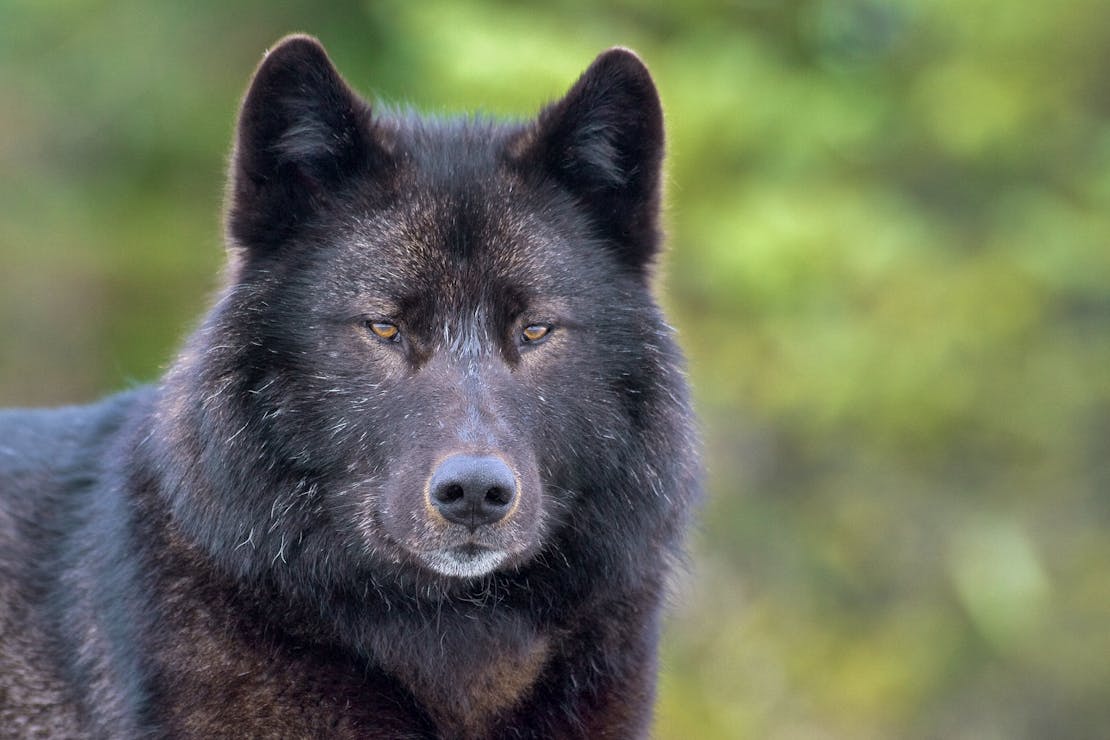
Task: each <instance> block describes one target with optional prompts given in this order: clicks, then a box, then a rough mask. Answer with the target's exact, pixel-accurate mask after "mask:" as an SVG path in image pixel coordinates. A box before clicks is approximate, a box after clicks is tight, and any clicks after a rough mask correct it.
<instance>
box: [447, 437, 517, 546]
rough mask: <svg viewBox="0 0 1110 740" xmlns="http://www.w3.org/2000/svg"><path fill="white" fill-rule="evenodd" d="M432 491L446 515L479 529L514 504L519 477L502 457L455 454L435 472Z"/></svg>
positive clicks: (500, 515) (501, 517) (450, 518)
mask: <svg viewBox="0 0 1110 740" xmlns="http://www.w3.org/2000/svg"><path fill="white" fill-rule="evenodd" d="M428 492H429V495H430V496H431V499H432V504H433V505H434V506H435V507H436V509H437V510H438V511H439V513H440V514H442V515H443V518H444V519H446V520H447V521H450V522H455V523H456V524H464V525H466V526H467V527H470V528H471V529H477V528H478V527H480V526H482V525H483V524H493V523H494V522H499V521H501V520H502V519H504V518H505V516H506V515H507V514H508V513H509V511H510V510H511V509H512V508H513V501H514V500H515V499H516V495H517V491H516V478H515V477H514V476H513V471H511V470H509V466H508V465H506V464H505V463H504V462H503V461H502V460H501V458H499V457H472V456H470V455H453V456H451V457H449V458H447V459H446V460H444V461H443V462H441V463H440V464H439V467H438V468H436V470H435V472H434V473H432V478H431V480H430V481H428Z"/></svg>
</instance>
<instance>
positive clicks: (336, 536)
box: [0, 35, 701, 740]
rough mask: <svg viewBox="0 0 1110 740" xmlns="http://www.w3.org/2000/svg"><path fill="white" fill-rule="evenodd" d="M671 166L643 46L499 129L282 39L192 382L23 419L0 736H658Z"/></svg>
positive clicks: (693, 445) (245, 134)
mask: <svg viewBox="0 0 1110 740" xmlns="http://www.w3.org/2000/svg"><path fill="white" fill-rule="evenodd" d="M663 147H664V128H663V115H662V109H661V106H660V101H659V97H658V94H657V92H656V88H655V85H654V83H653V81H652V78H651V76H650V74H649V73H648V70H647V68H646V67H645V66H644V64H643V62H641V60H640V59H639V58H638V57H637V56H636V55H635V54H634V53H632V52H630V51H628V50H626V49H622V48H614V49H610V50H608V51H606V52H604V53H602V54H601V55H600V56H598V57H597V59H596V60H595V61H594V62H593V63H592V64H591V65H590V66H589V67H588V69H587V70H586V71H585V73H584V74H583V75H582V76H581V78H580V79H578V81H577V82H576V83H575V84H574V85H573V86H572V87H571V88H570V90H569V92H568V93H567V94H566V95H565V96H564V97H563V98H561V99H559V100H557V101H556V102H554V103H552V104H549V105H547V106H546V107H544V108H543V109H542V110H541V112H540V113H539V114H538V116H537V117H536V118H534V119H531V120H524V121H516V122H498V121H491V120H487V119H485V118H482V117H476V116H471V117H461V118H427V117H421V116H419V115H416V114H414V113H412V112H409V111H405V110H399V109H390V108H388V107H385V106H379V105H377V104H375V105H373V106H371V105H370V104H369V103H367V102H366V101H365V100H364V99H363V98H361V97H359V96H358V95H357V94H356V93H355V92H353V90H352V89H351V87H350V86H348V84H347V83H346V82H345V81H344V80H343V79H342V78H341V77H340V75H339V73H338V72H337V71H336V69H335V68H334V66H333V65H332V63H331V61H330V60H329V58H328V56H327V54H326V53H325V51H324V49H323V47H322V46H321V45H320V43H319V42H318V41H316V40H315V39H313V38H311V37H308V36H304V35H297V36H292V37H287V38H285V39H284V40H282V41H281V42H280V43H278V44H277V45H276V46H275V47H274V48H273V49H272V50H271V51H269V52H268V53H267V54H266V55H265V56H264V58H263V60H262V61H261V63H260V64H259V66H258V68H257V69H256V71H255V73H254V76H253V79H252V81H251V83H250V85H249V88H248V90H247V92H246V95H245V97H244V99H243V101H242V104H241V109H240V112H239V118H238V127H237V130H236V135H235V141H234V145H233V151H232V155H231V163H230V173H229V184H228V190H227V204H226V209H225V212H226V215H225V218H226V234H227V244H228V253H229V259H228V266H227V271H226V280H225V285H224V287H223V288H222V289H221V290H220V291H219V294H218V295H217V297H216V299H215V301H214V305H213V307H212V308H211V310H210V312H209V313H208V314H207V316H206V317H205V318H204V319H203V321H202V322H201V323H200V325H199V328H197V330H196V331H195V332H194V333H193V334H192V336H191V337H190V338H189V339H188V340H187V342H186V343H185V345H184V349H183V350H182V351H181V353H180V355H179V356H178V357H177V359H176V361H175V362H173V363H172V366H171V367H170V369H169V370H168V372H167V373H166V375H165V376H164V377H163V378H162V379H161V380H160V381H158V382H157V383H155V384H152V385H150V386H146V387H139V388H133V389H131V390H128V391H126V392H123V393H120V394H118V395H115V396H112V397H110V398H107V399H105V400H102V401H100V402H98V403H94V404H92V405H87V406H78V407H69V408H59V409H51V410H9V411H5V412H3V413H0V732H2V733H3V734H4V735H5V736H11V737H52V738H55V737H101V738H133V737H134V738H138V737H174V738H215V737H275V738H277V737H281V738H293V737H326V738H390V740H397V739H399V738H401V739H403V738H638V737H645V736H647V734H648V733H649V731H650V726H651V719H652V706H653V701H654V693H655V681H656V673H657V665H656V660H657V658H656V655H657V650H658V643H659V638H660V621H661V614H662V609H663V607H664V603H665V601H666V594H667V584H668V582H669V579H670V578H671V575H670V574H671V573H672V572H673V571H674V569H675V565H676V563H680V562H681V560H682V552H683V533H684V530H685V529H686V528H687V523H688V521H689V519H690V517H691V511H692V510H693V509H694V505H695V503H696V502H697V500H698V497H699V491H700V479H701V472H700V463H699V456H698V443H697V435H696V433H695V430H694V427H695V424H694V420H693V415H692V411H691V403H690V400H689V394H688V390H687V384H686V380H685V375H684V369H683V366H684V361H683V358H682V356H681V354H680V351H679V349H678V347H677V345H676V342H675V338H674V336H673V331H672V330H671V329H670V328H669V327H668V326H667V324H666V323H665V321H664V318H663V316H662V314H661V312H660V309H659V308H658V306H657V304H656V300H655V298H654V297H653V290H654V287H653V286H654V284H655V275H656V271H657V268H656V264H657V262H658V256H659V253H660V249H661V226H660V193H661V188H662V174H661V171H662V158H663Z"/></svg>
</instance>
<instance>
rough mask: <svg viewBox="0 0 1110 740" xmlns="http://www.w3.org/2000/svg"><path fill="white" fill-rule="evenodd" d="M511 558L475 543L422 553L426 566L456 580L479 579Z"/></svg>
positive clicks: (501, 551)
mask: <svg viewBox="0 0 1110 740" xmlns="http://www.w3.org/2000/svg"><path fill="white" fill-rule="evenodd" d="M508 557H509V553H507V552H505V551H504V550H494V549H490V548H488V547H483V546H481V545H477V544H474V543H467V544H465V545H459V546H457V547H448V548H444V549H442V550H433V551H431V552H422V553H420V558H421V559H422V560H423V561H424V563H425V565H427V566H428V567H429V568H431V569H432V570H434V571H435V572H437V573H439V574H441V575H445V576H454V577H456V578H477V577H478V576H484V575H486V574H487V573H490V572H492V571H494V570H496V569H497V567H498V566H499V565H501V563H503V562H504V561H505V559H506V558H508Z"/></svg>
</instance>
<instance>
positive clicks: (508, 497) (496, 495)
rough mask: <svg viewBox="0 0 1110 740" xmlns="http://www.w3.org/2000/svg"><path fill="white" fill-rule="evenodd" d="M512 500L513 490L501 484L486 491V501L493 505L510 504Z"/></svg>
mask: <svg viewBox="0 0 1110 740" xmlns="http://www.w3.org/2000/svg"><path fill="white" fill-rule="evenodd" d="M512 500H513V494H512V492H510V491H507V490H506V489H504V488H502V487H500V486H494V487H493V488H491V489H489V490H488V491H486V503H488V504H490V505H492V506H508V505H509V503H510V502H511V501H512Z"/></svg>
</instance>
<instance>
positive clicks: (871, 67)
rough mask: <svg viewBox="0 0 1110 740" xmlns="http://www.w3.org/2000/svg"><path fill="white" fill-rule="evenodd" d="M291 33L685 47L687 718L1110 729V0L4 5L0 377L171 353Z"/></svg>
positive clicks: (129, 374)
mask: <svg viewBox="0 0 1110 740" xmlns="http://www.w3.org/2000/svg"><path fill="white" fill-rule="evenodd" d="M294 30H303V31H307V32H311V33H313V34H316V35H318V36H319V37H320V38H321V39H322V40H323V42H324V43H325V45H326V46H327V47H328V49H329V51H330V52H331V54H332V56H333V58H334V60H335V62H336V64H337V66H338V67H339V69H340V70H342V71H343V73H344V74H345V75H346V76H347V78H348V79H349V80H350V81H351V83H352V84H353V85H354V86H355V87H356V88H358V89H360V90H361V91H363V92H364V93H366V94H368V95H370V96H372V97H376V98H380V99H384V100H389V101H394V102H407V103H411V104H413V105H415V106H417V107H418V108H420V109H422V110H425V111H428V112H433V113H434V112H457V111H464V110H469V109H472V108H474V107H476V106H481V107H482V108H483V109H484V110H485V111H487V112H489V113H493V114H499V115H511V116H523V115H531V114H532V113H533V112H535V111H536V110H537V109H538V107H539V105H540V104H541V103H542V102H544V101H546V100H550V99H553V98H555V97H557V96H559V95H560V94H561V93H562V92H563V91H564V90H565V89H566V88H567V87H569V85H570V84H571V83H572V82H573V80H574V79H575V78H576V76H577V75H578V74H579V73H580V72H581V71H582V70H583V69H584V68H585V67H586V65H587V64H588V63H589V62H590V60H591V59H592V58H593V56H594V55H595V54H596V53H597V52H599V51H600V50H601V49H603V48H605V47H607V46H610V45H613V44H623V45H627V46H631V47H633V48H635V49H637V50H638V51H639V52H640V53H641V54H642V55H643V57H644V58H645V59H646V61H647V62H648V64H649V65H650V67H651V69H652V71H653V72H654V74H655V75H656V76H657V80H658V83H659V86H660V88H661V92H662V96H663V100H664V104H665V107H666V111H667V118H668V124H669V131H670V151H669V163H668V166H669V177H668V182H669V197H668V201H669V207H668V222H669V227H670V233H671V249H670V254H669V258H668V260H667V263H666V266H665V271H664V277H665V284H664V291H663V296H664V302H665V303H666V304H667V306H668V308H669V310H670V311H671V316H672V319H673V322H674V323H675V325H676V326H677V327H678V330H679V333H680V336H681V340H682V342H683V344H684V346H685V347H686V349H687V352H688V354H689V360H690V372H691V376H692V379H693V383H694V387H695V389H696V398H697V403H698V407H699V411H700V414H701V418H702V421H703V426H704V435H705V439H706V443H707V448H708V452H707V459H708V465H709V470H710V474H709V493H710V496H709V499H708V503H707V506H706V509H705V512H704V516H703V523H702V526H701V528H700V530H699V532H698V533H697V534H696V535H695V537H694V542H693V557H692V563H691V568H690V575H689V577H688V578H686V579H685V583H684V585H682V586H681V587H680V588H679V590H678V592H677V595H676V598H675V608H674V610H673V614H672V617H671V619H670V622H669V626H668V631H667V640H666V647H665V651H664V656H663V658H664V672H663V678H662V684H661V701H660V706H659V718H658V726H657V736H658V737H659V738H671V739H676V740H677V739H690V738H699V739H700V738H845V739H847V738H851V739H857V738H940V737H943V738H975V739H976V740H983V739H990V738H999V739H1001V738H1049V737H1051V738H1094V737H1107V732H1110V730H1108V729H1107V728H1108V727H1110V78H1108V76H1107V70H1108V69H1110V3H1107V2H1106V1H1105V0H1071V1H1070V2H1066V3H1047V2H1028V3H1023V2H1013V1H1012V0H959V1H957V0H907V1H904V2H884V1H882V0H842V1H841V2H832V1H831V0H735V1H734V2H709V1H707V0H687V2H683V3H674V2H664V1H663V0H653V1H648V2H633V1H632V0H625V1H623V2H614V3H609V4H603V3H598V2H594V1H590V0H548V2H546V3H544V4H543V5H526V4H521V3H515V2H496V1H490V2H485V3H480V4H466V3H459V2H449V1H447V0H431V1H429V2H402V1H401V0H385V1H383V2H371V1H370V0H364V1H363V2H330V3H327V4H324V3H320V2H316V1H315V0H301V1H299V2H283V3H272V2H264V1H263V0H247V1H245V2H236V3H228V2H226V1H225V0H193V1H192V2H190V3H173V4H170V3H165V2H162V3H159V2H150V1H149V0H117V1H113V2H107V1H104V0H50V1H49V2H40V1H39V0H2V1H0V404H2V405H31V404H36V405H37V404H59V403H68V402H79V401H86V400H89V399H92V398H95V397H97V396H99V395H101V394H104V393H107V392H110V391H113V390H116V389H121V388H124V387H126V386H128V385H131V384H134V383H138V382H143V381H148V380H151V379H153V378H156V377H157V376H158V375H159V374H160V373H161V372H162V371H163V370H164V369H165V367H166V366H167V363H169V362H170V361H171V359H172V357H173V354H174V352H175V348H176V346H177V345H178V343H179V342H180V341H181V338H182V337H183V335H184V334H185V333H186V332H188V331H189V329H190V327H192V326H193V325H194V324H195V322H196V321H197V319H198V317H199V316H200V314H201V312H202V311H203V310H204V308H205V306H206V304H207V301H208V299H209V298H210V296H211V294H212V292H213V291H214V289H215V288H216V286H217V284H218V275H219V272H220V269H221V264H222V259H223V254H222V246H221V239H220V217H219V209H220V205H221V199H222V188H223V177H224V168H225V160H226V156H227V150H228V144H229V142H230V137H231V132H232V124H233V117H234V115H235V112H236V107H237V104H238V100H239V96H240V94H241V93H242V91H243V88H244V85H245V84H246V82H247V79H248V76H249V74H250V72H251V70H252V69H253V67H254V65H255V64H256V62H257V61H258V60H259V58H260V56H261V54H262V51H263V49H265V48H266V46H267V45H268V44H271V43H272V42H273V41H274V40H276V39H277V38H278V37H280V36H281V35H283V34H285V33H287V32H289V31H294Z"/></svg>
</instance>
